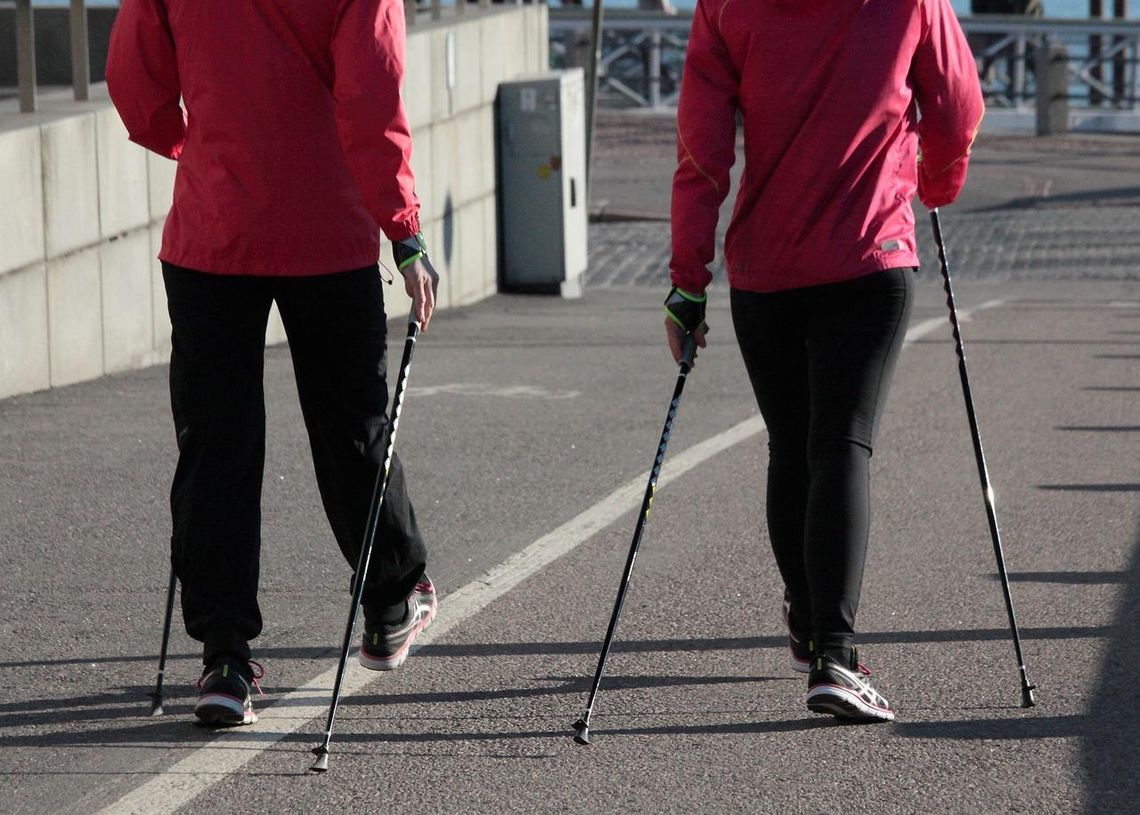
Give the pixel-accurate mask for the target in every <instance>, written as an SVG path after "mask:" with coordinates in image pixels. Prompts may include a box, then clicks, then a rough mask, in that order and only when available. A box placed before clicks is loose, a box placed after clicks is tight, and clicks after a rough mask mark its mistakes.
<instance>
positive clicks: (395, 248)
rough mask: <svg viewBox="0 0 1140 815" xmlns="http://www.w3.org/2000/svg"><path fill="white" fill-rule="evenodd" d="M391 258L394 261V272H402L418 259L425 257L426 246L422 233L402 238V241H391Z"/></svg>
mask: <svg viewBox="0 0 1140 815" xmlns="http://www.w3.org/2000/svg"><path fill="white" fill-rule="evenodd" d="M392 257H393V258H394V259H395V261H396V270H397V271H399V272H402V271H404V269H406V268H408V266H410V265H411V264H413V263H415V262H416V261H417V260H419V259H420V258H426V257H427V244H426V243H425V242H424V233H423V232H417V233H416V234H414V235H412V236H410V237H407V238H404V239H403V240H402V241H392Z"/></svg>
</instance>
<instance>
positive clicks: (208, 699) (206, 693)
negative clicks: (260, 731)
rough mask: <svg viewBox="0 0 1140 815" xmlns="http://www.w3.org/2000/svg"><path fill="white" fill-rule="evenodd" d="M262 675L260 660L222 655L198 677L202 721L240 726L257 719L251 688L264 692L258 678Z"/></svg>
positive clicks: (198, 709)
mask: <svg viewBox="0 0 1140 815" xmlns="http://www.w3.org/2000/svg"><path fill="white" fill-rule="evenodd" d="M263 676H265V669H264V668H263V667H262V666H261V663H259V662H254V661H253V660H250V661H249V662H246V661H245V660H241V659H238V658H236V657H229V656H226V657H221V658H220V659H217V660H215V661H214V662H213V663H211V664H210V665H208V666H206V670H205V671H204V672H203V673H202V677H201V678H200V679H199V680H198V704H196V705H195V706H194V715H195V716H197V717H198V721H199V724H203V725H207V726H209V727H237V726H239V725H243V724H253V723H254V722H256V721H257V714H256V713H254V712H253V699H252V698H251V694H250V689H251V688H257V692H258V693H259V694H261V686H260V685H259V684H258V683H257V680H259V679H261V677H263ZM262 695H264V694H262Z"/></svg>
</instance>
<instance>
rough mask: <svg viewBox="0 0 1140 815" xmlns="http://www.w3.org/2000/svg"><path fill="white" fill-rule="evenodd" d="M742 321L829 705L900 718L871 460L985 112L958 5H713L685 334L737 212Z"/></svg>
mask: <svg viewBox="0 0 1140 815" xmlns="http://www.w3.org/2000/svg"><path fill="white" fill-rule="evenodd" d="M738 114H739V116H740V117H741V119H742V120H743V127H744V172H743V177H742V179H741V182H740V189H739V192H738V193H737V196H736V204H735V207H734V209H733V212H732V220H731V222H730V223H729V227H728V233H727V237H726V239H725V246H724V255H725V265H726V268H727V272H728V283H729V286H730V287H731V292H730V296H731V307H732V319H733V325H734V327H735V330H736V336H737V340H738V342H739V345H740V350H741V353H742V355H743V358H744V363H745V366H746V368H747V370H748V375H749V378H750V379H751V382H752V387H753V390H754V391H755V394H756V399H757V402H758V403H759V407H760V411H761V414H762V415H763V418H764V421H765V423H766V425H767V427H768V450H769V460H768V485H767V501H766V507H767V509H766V514H767V523H768V532H769V536H770V538H771V543H772V549H773V552H774V554H775V559H776V563H777V566H778V568H779V570H780V574H781V576H782V577H783V580H784V584H785V589H786V590H785V595H784V617H785V622H786V623H787V626H788V632H789V646H790V649H791V652H792V665H793V667H794V668H795V669H796V670H797V671H801V672H805V673H807V674H808V691H807V706H808V708H809V709H811V710H813V711H816V712H819V713H825V714H831V715H835V716H839V717H842V718H848V719H854V720H862V721H883V720H889V719H893V718H894V713H893V711H892V709H891V706H890V704H889V703H888V702H887V700H886V699H885V698H884V697H883V696H882V694H880V693H879V692H878V691H876V690H875V688H874V687H873V686H872V685H871V682H870V681H869V679H868V676H869V672H868V671H867V670H866V669H865V668H864V667H863V666H862V665H861V664H860V662H859V660H858V658H857V655H856V651H855V648H854V636H855V612H856V608H857V606H858V602H859V595H860V590H861V584H862V578H863V565H864V560H865V556H866V550H867V534H868V518H869V501H868V463H869V460H870V457H871V451H872V449H873V442H874V436H875V428H876V424H877V422H878V418H879V415H880V413H881V411H882V406H883V401H884V399H885V397H886V393H887V389H888V386H889V383H890V379H891V375H892V372H893V369H894V366H895V362H896V359H897V357H898V353H899V350H900V347H901V345H902V342H903V337H904V335H905V329H906V324H907V320H908V318H909V314H910V308H911V297H912V294H911V287H912V280H911V277H912V273H913V270H914V269H915V267H917V265H918V254H917V252H916V248H915V224H914V212H913V210H912V208H911V201H912V199H913V197H914V195H915V192H916V191H917V193H918V195H919V196H920V198H921V199H922V201H923V203H924V204H926V205H927V206H928V207H939V206H943V205H945V204H949V203H951V202H952V201H954V199H955V198H956V197H957V195H958V193H959V191H960V190H961V188H962V185H963V183H964V182H965V178H966V166H967V162H968V157H969V153H970V147H971V145H972V143H973V140H974V136H975V134H976V133H977V130H978V127H979V125H980V123H981V119H982V114H983V103H982V95H981V88H980V86H979V83H978V77H977V69H976V67H975V63H974V59H973V57H972V56H971V54H970V50H969V47H968V46H967V44H966V40H965V37H964V35H963V33H962V30H961V28H960V27H959V25H958V22H957V20H956V18H955V17H954V13H953V11H952V10H951V7H950V2H949V0H874V2H871V0H844V2H842V3H838V4H837V3H802V2H796V0H748V2H744V0H699V1H698V3H697V7H696V10H695V12H694V15H693V26H692V33H691V36H690V39H689V45H688V52H687V55H686V58H685V70H684V76H683V80H682V86H681V99H680V106H679V109H678V114H677V156H678V166H677V171H676V174H675V176H674V179H673V201H672V258H671V261H670V272H671V277H672V283H673V289H672V290H671V291H670V292H669V295H668V297H667V298H666V302H665V310H666V319H665V327H666V334H667V339H668V342H669V346H670V348H671V349H672V352H673V355H674V358H679V356H680V352H681V347H682V343H683V341H684V338H685V336H686V334H688V333H690V332H691V333H692V334H693V338H694V339H695V340H696V342H697V344H698V345H699V346H701V347H704V346H705V344H706V340H705V329H704V327H703V319H704V311H705V301H706V293H705V289H706V287H707V286H708V285H709V282H710V281H711V279H712V276H711V274H710V273H709V271H708V268H707V267H708V265H709V263H711V262H712V260H713V256H714V245H715V240H716V225H717V217H718V210H719V208H720V205H721V203H722V202H723V201H724V199H725V196H726V195H727V193H728V189H729V169H730V168H731V166H732V164H733V161H734V160H735V157H736V130H737V127H736V123H737V116H738Z"/></svg>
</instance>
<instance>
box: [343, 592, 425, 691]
mask: <svg viewBox="0 0 1140 815" xmlns="http://www.w3.org/2000/svg"><path fill="white" fill-rule="evenodd" d="M407 604H408V611H407V614H405V616H404V619H403V620H402V621H401V622H398V623H392V624H390V625H388V624H384V623H376V624H374V625H369V624H368V623H367V622H365V624H364V641H363V642H362V643H361V644H360V654H359V656H358V657H357V658H358V659H359V660H360V664H361V665H363V666H364V667H365V668H367V669H368V670H370V671H393V670H395V669H396V668H399V667H400V666H401V665H403V664H404V660H405V659H407V658H408V652H409V650H410V649H411V647H412V642H414V641H415V639H416V637H417V636H419V633H420V632H421V631H423V630H424V629H425V628H427V627H428V625H430V624H431V621H432V620H434V619H435V611H436V608H438V605H439V604H438V602H437V600H436V596H435V586H434V585H432V582H431V579H430V578H429V577H428V576H427V575H426V574H425V575H424V576H423V577H422V578H421V579H420V582H419V583H417V584H416V587H415V588H414V589H412V593H411V594H409V595H408V600H407Z"/></svg>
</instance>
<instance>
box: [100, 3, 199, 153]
mask: <svg viewBox="0 0 1140 815" xmlns="http://www.w3.org/2000/svg"><path fill="white" fill-rule="evenodd" d="M107 91H108V93H109V94H110V95H111V101H112V102H114V104H115V109H116V110H117V111H118V112H119V117H120V118H121V119H122V120H123V124H124V125H125V126H126V128H127V133H128V134H129V136H130V139H131V141H133V142H135V143H136V144H140V145H142V146H143V147H145V148H147V149H148V150H153V151H154V152H156V153H158V154H159V155H160V156H166V157H167V158H172V159H177V158H178V157H179V156H180V155H181V154H182V145H183V143H184V141H185V138H186V114H185V113H184V112H183V110H182V107H181V105H180V104H179V103H180V100H181V98H182V86H181V83H180V82H179V79H178V61H177V58H176V56H175V53H174V38H173V37H172V36H171V33H170V25H169V23H168V22H167V18H166V7H165V4H164V3H163V0H123V3H122V5H121V6H120V8H119V13H118V15H117V16H116V17H115V25H114V28H113V29H112V30H111V43H110V47H109V49H108V51H107Z"/></svg>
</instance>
